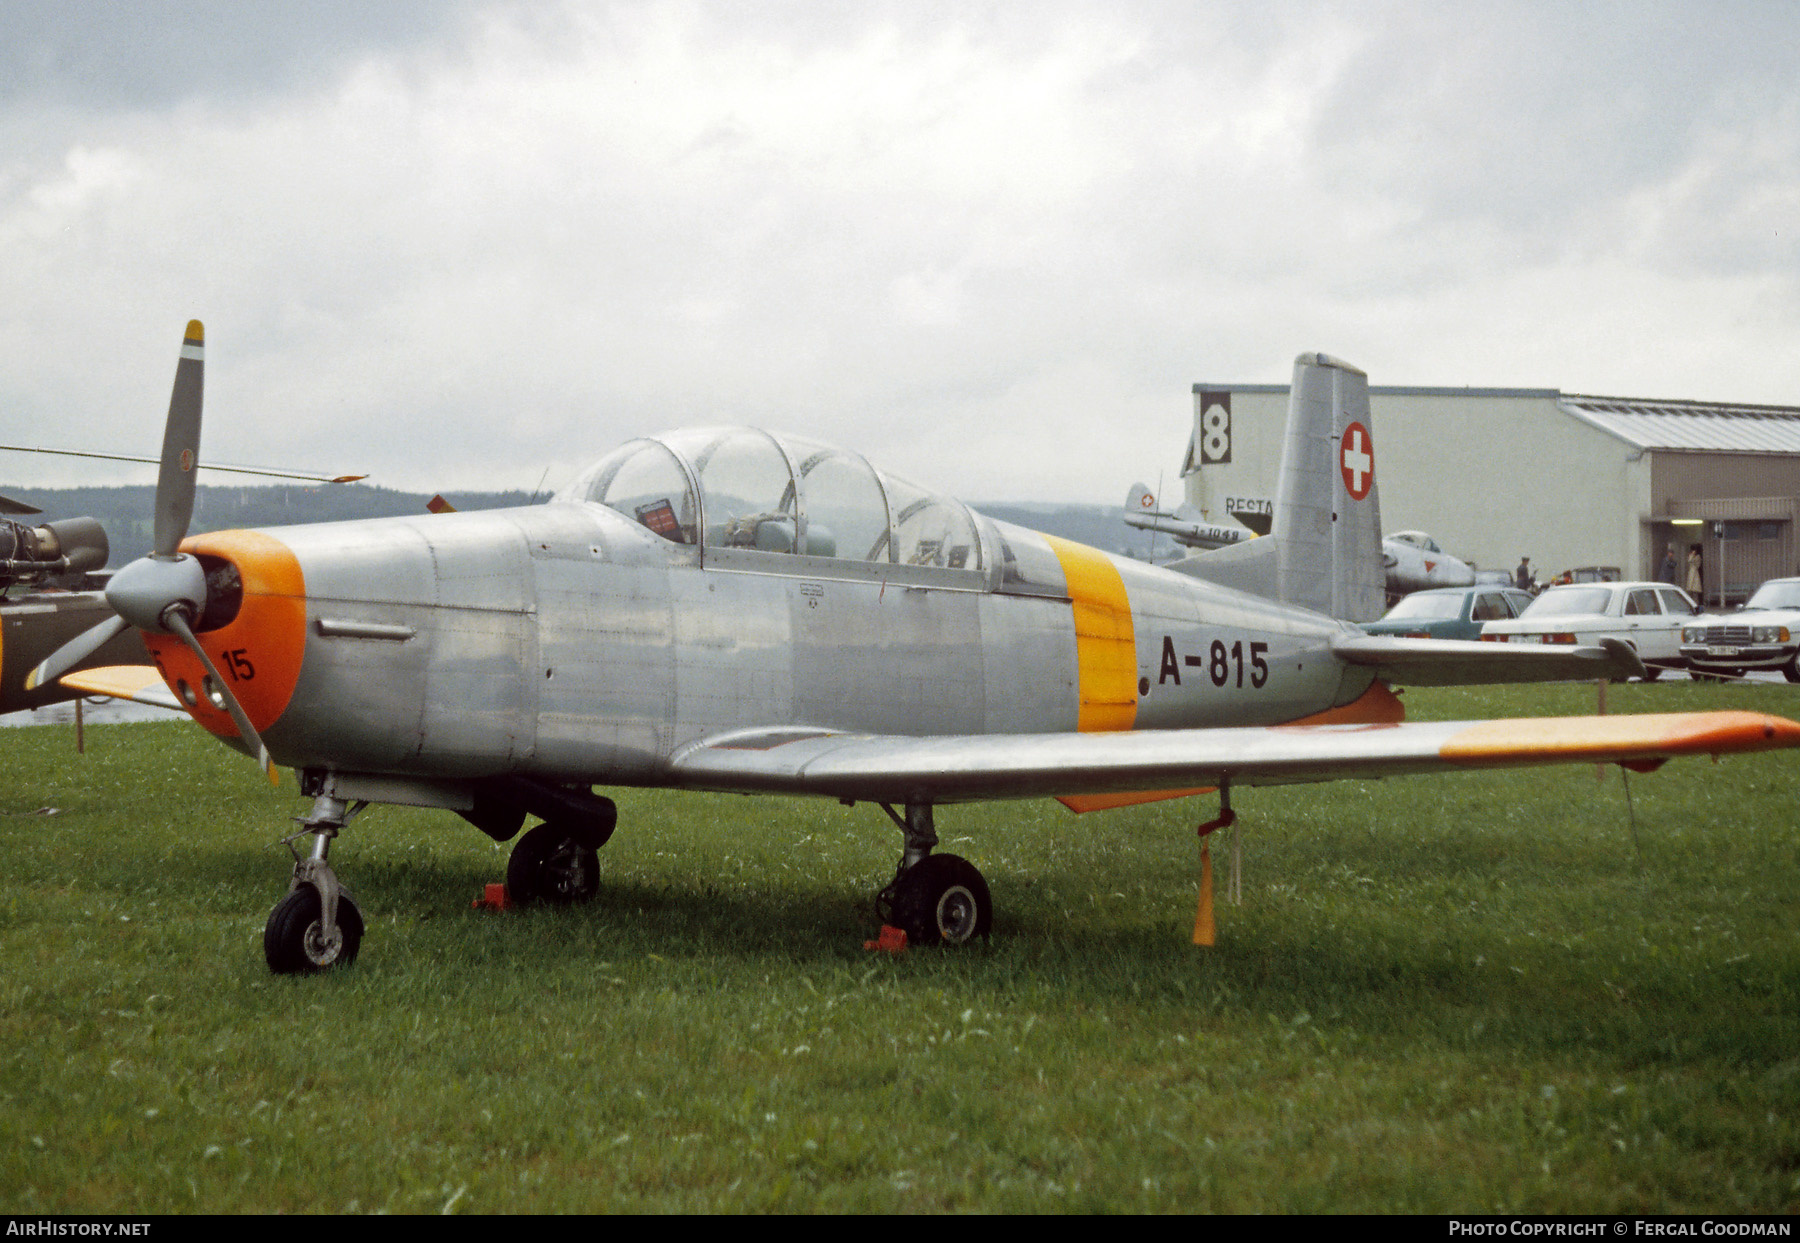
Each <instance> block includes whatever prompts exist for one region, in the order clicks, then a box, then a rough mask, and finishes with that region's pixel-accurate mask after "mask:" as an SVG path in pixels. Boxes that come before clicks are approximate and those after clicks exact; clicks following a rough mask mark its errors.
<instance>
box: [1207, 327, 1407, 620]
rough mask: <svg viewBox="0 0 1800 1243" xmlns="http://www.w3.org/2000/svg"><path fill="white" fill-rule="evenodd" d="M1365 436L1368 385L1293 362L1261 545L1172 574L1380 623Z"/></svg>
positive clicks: (1333, 366)
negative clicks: (1269, 521) (1270, 515)
mask: <svg viewBox="0 0 1800 1243" xmlns="http://www.w3.org/2000/svg"><path fill="white" fill-rule="evenodd" d="M1372 428H1373V421H1372V420H1371V419H1370V417H1369V378H1368V376H1366V375H1364V374H1363V373H1362V372H1361V371H1359V370H1357V369H1356V368H1355V367H1353V366H1351V365H1350V364H1349V363H1346V362H1343V361H1341V360H1339V359H1336V358H1332V357H1331V356H1330V355H1328V354H1302V355H1300V356H1299V357H1298V358H1296V359H1295V360H1294V382H1293V387H1292V388H1291V389H1290V390H1289V394H1288V421H1287V434H1286V436H1285V439H1284V444H1283V450H1282V459H1281V474H1280V477H1279V482H1278V484H1277V486H1276V496H1275V514H1274V523H1273V526H1272V527H1271V529H1270V532H1269V534H1268V536H1267V537H1265V538H1263V539H1255V540H1250V541H1248V542H1246V543H1243V544H1238V545H1234V546H1232V547H1229V548H1223V549H1220V550H1219V551H1217V552H1212V553H1207V554H1204V555H1202V556H1198V557H1192V558H1189V559H1188V560H1187V561H1184V562H1181V563H1179V565H1178V566H1177V567H1176V568H1179V569H1181V570H1183V571H1185V572H1187V573H1191V574H1193V575H1195V576H1196V577H1198V578H1205V579H1208V580H1211V581H1213V582H1217V583H1219V584H1220V585H1222V586H1226V587H1235V588H1238V589H1240V590H1243V591H1253V592H1255V593H1257V594H1258V595H1263V596H1267V597H1270V598H1272V599H1276V600H1280V601H1282V602H1284V603H1287V604H1296V605H1299V606H1301V607H1302V608H1308V609H1313V610H1315V611H1317V612H1320V613H1326V614H1329V615H1330V616H1332V617H1337V618H1341V619H1343V620H1345V621H1373V620H1374V619H1375V618H1377V617H1380V616H1381V614H1382V611H1383V607H1384V605H1385V604H1386V576H1385V573H1384V571H1383V568H1382V562H1381V500H1380V490H1379V488H1378V487H1377V485H1376V481H1375V480H1376V468H1375V438H1374V433H1373V430H1372Z"/></svg>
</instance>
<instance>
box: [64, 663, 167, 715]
mask: <svg viewBox="0 0 1800 1243" xmlns="http://www.w3.org/2000/svg"><path fill="white" fill-rule="evenodd" d="M59 681H60V682H61V684H62V685H63V686H66V687H68V688H69V689H70V690H76V691H80V692H81V693H82V694H84V695H107V696H110V697H111V698H113V699H129V700H131V701H132V702H133V703H140V704H149V705H150V706H151V707H154V708H171V709H173V710H174V711H176V712H181V711H185V709H184V708H183V707H182V704H181V701H180V700H179V699H177V698H175V696H174V695H172V694H171V693H170V692H169V688H168V687H167V686H166V685H164V684H163V680H162V674H160V673H158V672H157V671H156V668H155V666H153V665H102V666H101V667H100V668H98V669H83V670H81V671H80V672H79V673H67V674H64V675H63V676H62V677H61V678H60V679H59Z"/></svg>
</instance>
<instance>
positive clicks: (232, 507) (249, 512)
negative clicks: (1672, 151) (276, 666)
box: [0, 484, 1172, 569]
mask: <svg viewBox="0 0 1800 1243" xmlns="http://www.w3.org/2000/svg"><path fill="white" fill-rule="evenodd" d="M155 493H156V489H155V488H154V487H152V486H150V485H148V484H144V485H133V486H129V487H113V488H25V487H18V486H15V485H12V484H0V496H10V497H12V498H14V499H15V500H20V501H24V502H25V503H26V504H28V505H36V506H37V507H38V508H39V509H41V510H43V511H44V513H43V516H42V517H41V518H36V519H31V520H30V521H37V522H42V521H50V520H53V519H57V518H75V517H81V516H87V517H92V518H97V519H99V521H100V524H101V525H102V526H104V527H105V528H106V536H107V540H108V542H109V543H110V544H111V546H112V556H111V559H110V560H109V562H108V564H110V565H111V566H113V567H114V568H115V569H116V568H118V567H119V566H122V565H125V564H126V563H127V562H130V561H133V560H136V559H137V558H138V557H141V556H144V555H146V554H147V553H149V551H150V546H151V541H152V528H153V518H152V503H153V501H154V498H155ZM430 499H431V497H430V496H429V495H428V494H426V493H423V492H397V491H394V490H393V489H391V488H373V487H369V486H367V485H364V484H317V485H314V484H277V485H273V486H269V485H262V486H257V487H214V486H210V485H205V484H203V485H201V486H200V487H199V488H198V489H197V491H196V493H195V496H194V520H193V523H192V525H191V526H190V528H189V529H190V531H192V532H193V533H194V534H199V533H201V532H203V531H221V530H229V529H232V528H237V527H285V526H298V525H300V524H302V523H308V522H341V521H343V520H345V519H350V518H391V517H396V516H398V515H401V514H422V513H425V512H426V509H425V503H426V502H427V501H429V500H430ZM445 499H446V500H448V501H449V502H450V503H451V504H452V505H454V506H455V507H456V508H457V509H460V510H470V509H505V508H510V507H513V506H518V505H525V504H529V503H530V501H531V499H532V498H531V496H530V495H529V494H527V493H525V492H518V491H515V492H454V493H445ZM974 507H975V508H976V509H978V510H980V511H981V512H982V513H984V514H986V515H987V516H988V517H990V518H995V519H998V520H999V521H1001V522H1010V523H1013V524H1015V525H1017V526H1022V527H1029V528H1031V529H1032V530H1034V531H1042V532H1044V533H1045V534H1047V535H1055V536H1059V537H1061V538H1062V539H1068V540H1074V541H1075V542H1076V543H1079V544H1087V545H1088V546H1090V547H1093V548H1100V549H1104V550H1105V551H1107V552H1116V553H1123V554H1125V555H1128V556H1133V557H1138V558H1140V559H1141V558H1143V557H1144V556H1145V555H1146V554H1147V552H1148V550H1149V536H1148V535H1146V534H1145V533H1144V532H1142V531H1136V530H1133V529H1132V528H1131V527H1128V526H1126V525H1125V521H1124V519H1123V517H1121V511H1120V509H1119V508H1118V507H1117V506H1109V505H1059V504H1055V503H1053V502H1040V503H1024V504H1020V503H1016V502H1015V503H1007V504H998V503H997V504H992V505H986V504H981V503H979V502H978V503H976V504H975V506H974ZM1171 551H1172V547H1171V545H1170V543H1169V541H1168V540H1167V539H1166V538H1165V539H1162V540H1160V541H1159V545H1158V548H1157V552H1158V554H1159V557H1166V556H1168V555H1169V553H1170V552H1171Z"/></svg>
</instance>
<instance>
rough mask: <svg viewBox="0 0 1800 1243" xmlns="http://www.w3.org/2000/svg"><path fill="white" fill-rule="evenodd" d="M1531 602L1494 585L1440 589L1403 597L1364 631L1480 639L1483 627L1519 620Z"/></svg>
mask: <svg viewBox="0 0 1800 1243" xmlns="http://www.w3.org/2000/svg"><path fill="white" fill-rule="evenodd" d="M1530 603H1531V597H1530V596H1529V595H1528V594H1526V593H1525V592H1523V591H1520V590H1518V589H1517V588H1515V587H1496V586H1494V585H1493V584H1491V583H1479V584H1477V585H1475V586H1473V587H1437V588H1434V589H1432V590H1431V591H1415V592H1413V593H1412V595H1410V596H1405V597H1403V598H1402V599H1401V600H1400V602H1399V603H1398V604H1396V605H1394V607H1393V608H1391V609H1389V610H1388V611H1387V615H1386V616H1385V617H1383V618H1382V619H1381V620H1380V621H1376V622H1369V623H1367V624H1366V625H1364V626H1363V629H1364V630H1367V631H1368V632H1369V633H1370V634H1394V635H1404V636H1408V637H1411V638H1417V639H1479V638H1480V637H1481V627H1482V626H1483V625H1485V624H1486V623H1488V622H1491V621H1508V620H1510V619H1512V618H1514V617H1517V616H1518V615H1519V614H1520V613H1523V612H1524V611H1525V606H1526V605H1528V604H1530Z"/></svg>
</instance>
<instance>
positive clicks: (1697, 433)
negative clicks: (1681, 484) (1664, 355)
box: [1194, 384, 1800, 454]
mask: <svg viewBox="0 0 1800 1243" xmlns="http://www.w3.org/2000/svg"><path fill="white" fill-rule="evenodd" d="M1287 391H1288V386H1287V385H1285V384H1196V385H1194V392H1195V393H1196V394H1199V393H1203V392H1206V393H1211V392H1233V393H1286V392H1287ZM1369 395H1370V396H1371V397H1511V398H1518V399H1538V400H1545V399H1548V400H1551V401H1554V402H1555V403H1556V405H1557V408H1558V409H1559V410H1561V411H1562V412H1563V413H1565V414H1567V415H1569V416H1571V417H1572V418H1576V419H1580V420H1581V421H1582V422H1584V423H1586V424H1588V425H1589V426H1591V427H1597V428H1599V429H1600V430H1601V431H1603V432H1605V433H1607V434H1608V435H1610V436H1616V437H1617V438H1618V439H1620V440H1623V441H1624V442H1625V443H1626V444H1628V445H1631V446H1632V447H1634V448H1637V449H1657V450H1662V451H1664V452H1677V453H1683V452H1685V453H1793V454H1800V406H1747V405H1740V404H1733V403H1730V402H1713V401H1665V400H1662V399H1660V398H1653V397H1598V396H1594V395H1591V394H1586V393H1564V392H1561V391H1559V390H1557V389H1553V388H1437V387H1414V386H1410V385H1384V384H1371V385H1370V386H1369Z"/></svg>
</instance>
